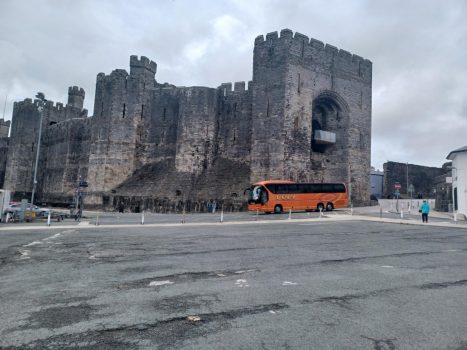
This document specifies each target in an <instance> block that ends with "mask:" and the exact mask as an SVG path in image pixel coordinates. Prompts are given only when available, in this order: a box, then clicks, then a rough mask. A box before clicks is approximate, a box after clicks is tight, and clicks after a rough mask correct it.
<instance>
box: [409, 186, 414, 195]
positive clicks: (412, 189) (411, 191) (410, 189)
mask: <svg viewBox="0 0 467 350" xmlns="http://www.w3.org/2000/svg"><path fill="white" fill-rule="evenodd" d="M414 192H415V187H414V185H413V184H410V185H409V193H410V198H412V195H413V193H414Z"/></svg>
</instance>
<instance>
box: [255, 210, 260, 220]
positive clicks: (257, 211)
mask: <svg viewBox="0 0 467 350" xmlns="http://www.w3.org/2000/svg"><path fill="white" fill-rule="evenodd" d="M258 215H259V210H258V209H256V221H258Z"/></svg>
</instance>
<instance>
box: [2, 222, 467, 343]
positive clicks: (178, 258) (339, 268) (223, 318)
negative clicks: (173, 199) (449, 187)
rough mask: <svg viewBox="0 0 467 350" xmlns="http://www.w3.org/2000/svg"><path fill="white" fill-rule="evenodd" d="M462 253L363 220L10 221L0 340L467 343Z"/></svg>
mask: <svg viewBox="0 0 467 350" xmlns="http://www.w3.org/2000/svg"><path fill="white" fill-rule="evenodd" d="M282 218H283V219H284V217H282ZM466 256H467V230H465V229H456V228H446V227H432V226H416V225H411V226H409V225H399V224H389V223H377V222H366V221H328V222H294V221H288V220H281V222H279V221H271V222H269V223H264V222H262V223H255V222H251V224H248V223H247V224H245V223H243V224H242V225H230V224H228V223H225V224H223V225H222V226H221V225H217V226H216V225H206V226H203V225H198V226H194V225H189V224H187V225H183V226H182V225H180V226H175V227H145V226H134V227H122V228H109V227H94V226H90V227H89V228H80V229H73V228H66V229H44V230H39V231H35V232H31V231H27V230H22V231H21V232H20V231H8V230H4V231H1V232H0V280H1V284H0V295H1V299H0V309H1V314H2V317H1V318H0V348H1V349H25V348H31V349H34V348H35V349H449V350H451V349H452V350H461V349H467V332H466V329H467V297H466V296H467V259H466Z"/></svg>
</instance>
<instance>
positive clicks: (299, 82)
mask: <svg viewBox="0 0 467 350" xmlns="http://www.w3.org/2000/svg"><path fill="white" fill-rule="evenodd" d="M300 84H301V81H300V73H298V86H297V92H298V93H300Z"/></svg>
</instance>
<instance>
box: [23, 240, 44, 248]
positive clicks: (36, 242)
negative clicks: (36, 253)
mask: <svg viewBox="0 0 467 350" xmlns="http://www.w3.org/2000/svg"><path fill="white" fill-rule="evenodd" d="M38 244H42V242H39V241H34V242H31V243H29V244H25V245H23V247H30V246H33V245H38Z"/></svg>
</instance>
